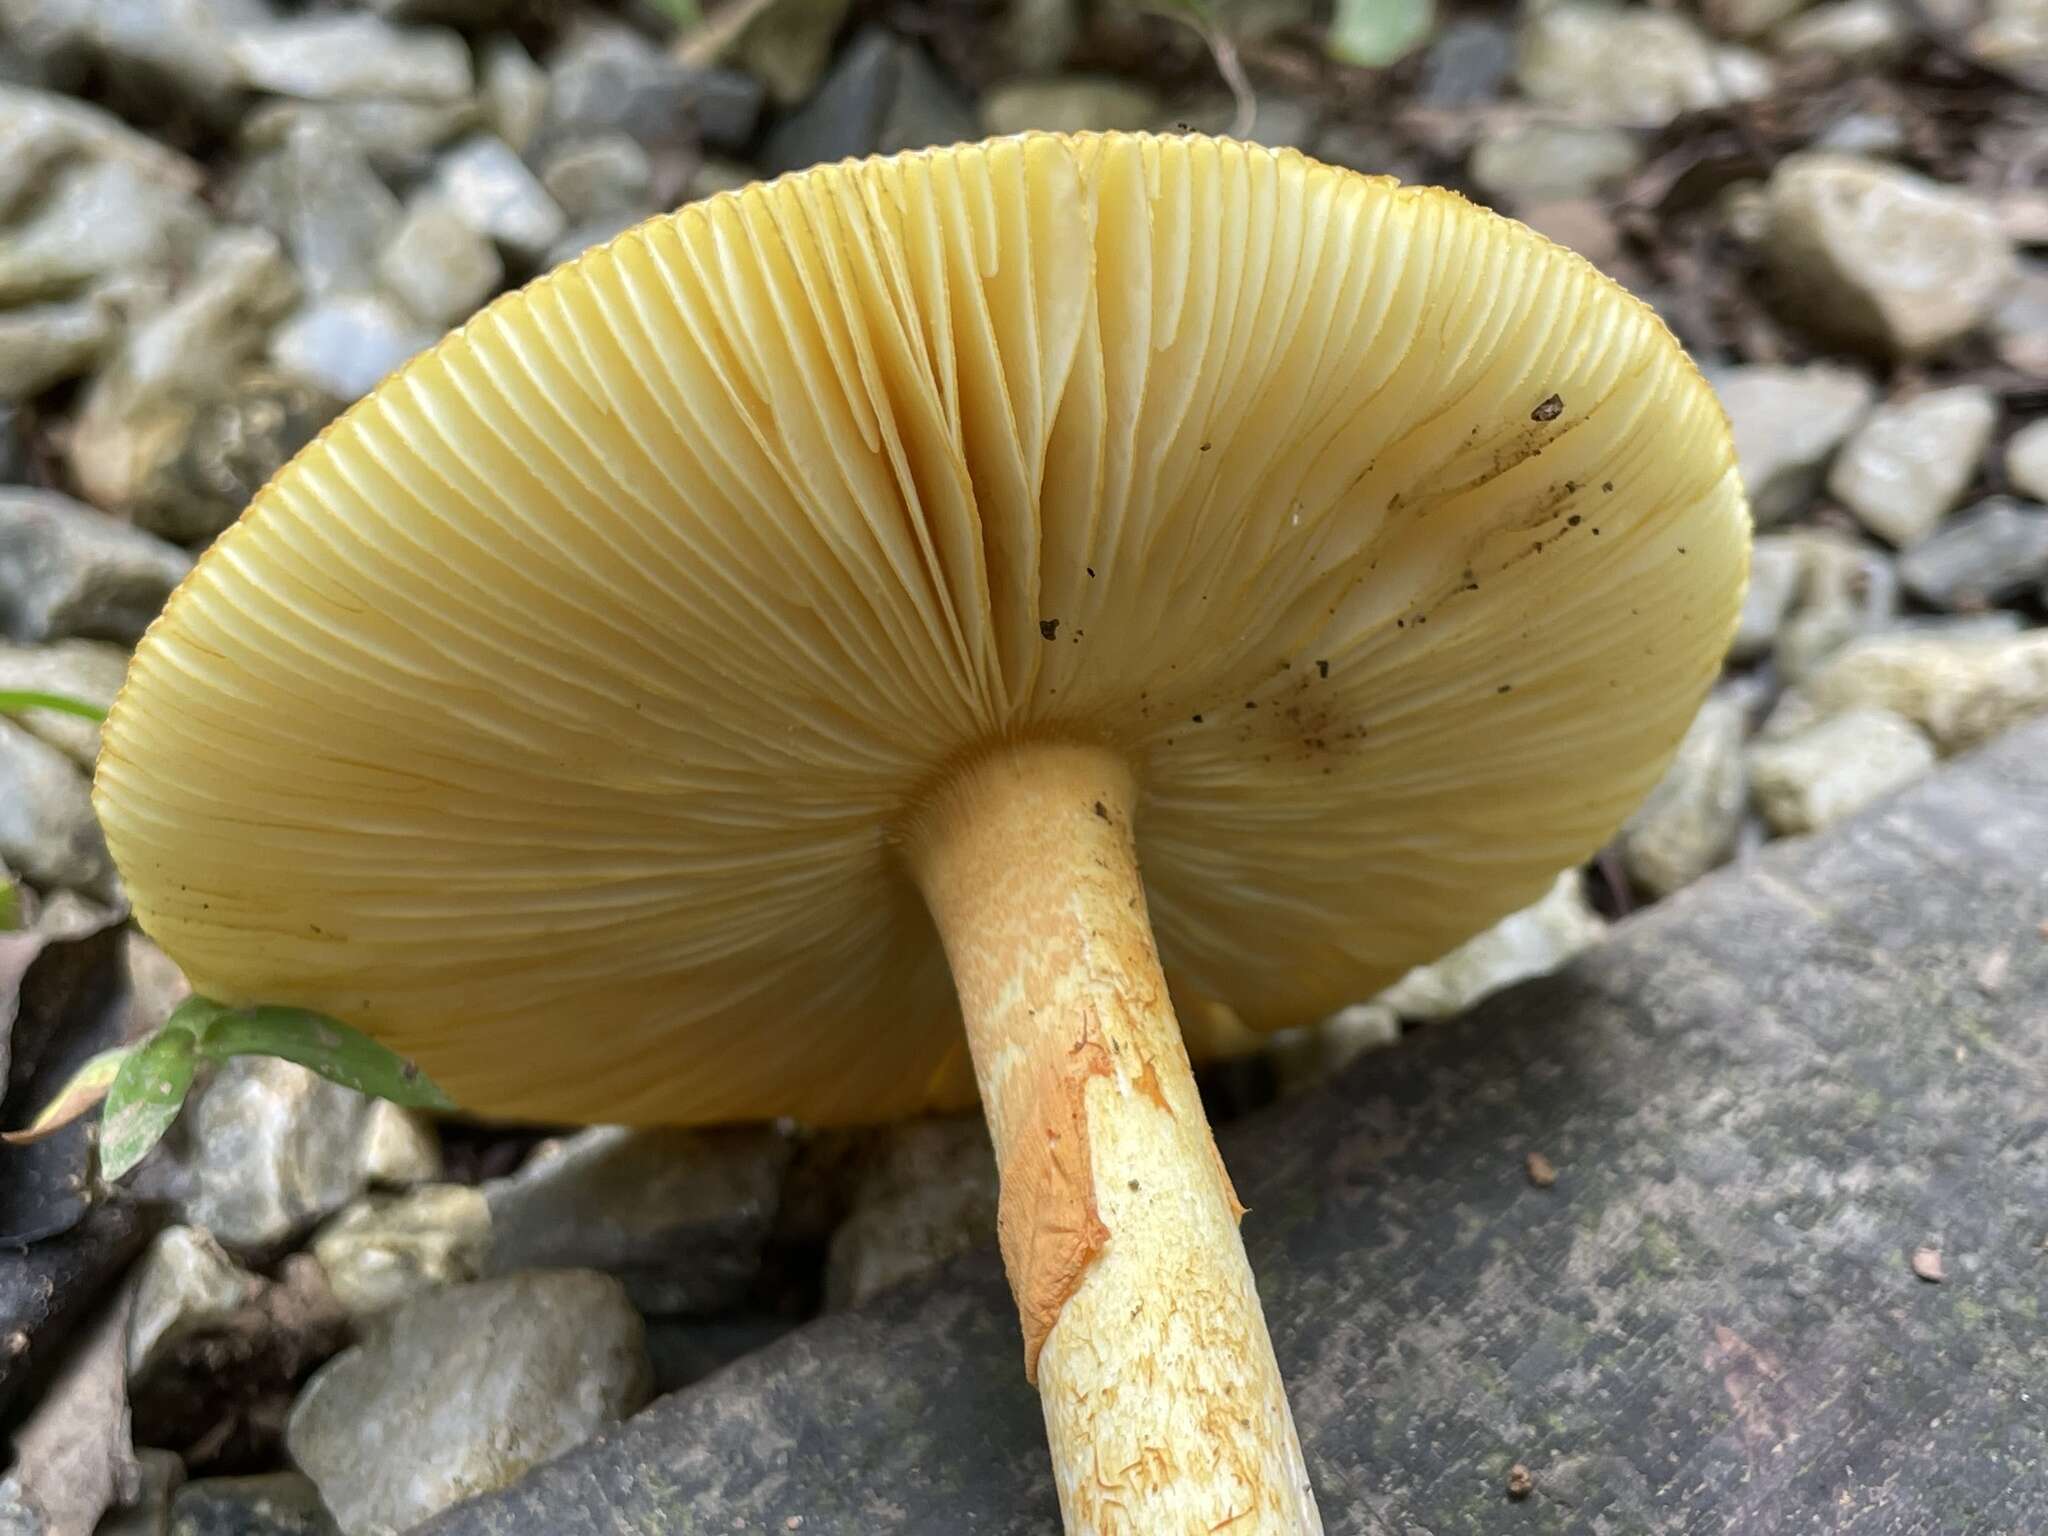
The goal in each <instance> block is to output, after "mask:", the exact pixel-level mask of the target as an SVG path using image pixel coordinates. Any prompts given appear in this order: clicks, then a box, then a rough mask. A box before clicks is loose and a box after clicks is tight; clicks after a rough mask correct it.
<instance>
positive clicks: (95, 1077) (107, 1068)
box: [0, 1045, 136, 1147]
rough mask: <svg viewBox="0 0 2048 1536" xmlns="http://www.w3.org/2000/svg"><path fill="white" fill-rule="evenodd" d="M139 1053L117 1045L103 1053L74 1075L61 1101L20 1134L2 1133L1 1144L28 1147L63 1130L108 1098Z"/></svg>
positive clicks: (57, 1099) (48, 1106)
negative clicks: (116, 1080) (118, 1076)
mask: <svg viewBox="0 0 2048 1536" xmlns="http://www.w3.org/2000/svg"><path fill="white" fill-rule="evenodd" d="M135 1049H136V1048H135V1047H134V1046H132V1045H117V1046H115V1047H114V1049H112V1050H111V1051H101V1052H100V1053H99V1055H97V1056H95V1057H93V1058H92V1060H90V1061H88V1062H87V1063H86V1064H85V1065H84V1066H82V1067H80V1068H79V1069H78V1070H77V1071H76V1072H74V1073H72V1074H71V1081H70V1082H68V1083H66V1084H65V1085H64V1086H63V1087H62V1088H61V1089H59V1090H58V1093H57V1097H55V1098H54V1099H52V1100H50V1102H49V1103H47V1104H45V1105H44V1106H43V1112H42V1113H41V1114H39V1115H37V1116H36V1117H35V1119H33V1120H31V1121H29V1123H28V1124H27V1125H24V1126H23V1127H22V1128H21V1129H20V1130H18V1131H0V1141H4V1142H6V1143H7V1145H8V1146H10V1147H25V1146H27V1145H28V1144H29V1143H30V1142H33V1141H41V1140H42V1139H43V1138H44V1137H45V1136H54V1135H55V1134H56V1133H57V1132H59V1131H61V1130H63V1129H64V1127H65V1126H67V1125H69V1124H71V1122H72V1121H74V1120H76V1119H77V1118H78V1117H79V1116H80V1115H82V1114H84V1113H85V1112H86V1111H87V1110H89V1109H91V1108H92V1107H93V1105H95V1104H97V1103H99V1101H100V1100H101V1099H104V1098H105V1097H106V1096H107V1092H108V1090H109V1089H111V1088H112V1087H113V1086H114V1077H115V1075H116V1074H117V1073H118V1072H119V1071H120V1070H121V1065H122V1063H123V1062H125V1061H127V1059H128V1058H129V1056H130V1055H132V1054H133V1053H134V1051H135Z"/></svg>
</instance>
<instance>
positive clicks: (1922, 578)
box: [1899, 496, 2048, 612]
mask: <svg viewBox="0 0 2048 1536" xmlns="http://www.w3.org/2000/svg"><path fill="white" fill-rule="evenodd" d="M2044 576H2048V507H2041V506H2037V505H2033V504H2030V503H2027V502H2022V501H2017V500H2015V499H2014V498H2012V497H2010V496H1993V497H1991V498H1989V499H1988V500H1985V501H1980V502H1979V503H1977V505H1976V506H1974V507H1971V508H1970V509H1969V510H1968V511H1966V512H1960V513H1958V514H1957V515H1956V516H1955V517H1953V518H1952V519H1950V520H1949V522H1948V524H1947V526H1945V527H1944V528H1943V529H1942V530H1941V531H1940V532H1939V533H1937V534H1935V535H1934V536H1933V537H1932V538H1930V539H1928V540H1927V541H1926V542H1925V543H1924V544H1920V545H1917V546H1916V547H1914V548H1913V549H1910V550H1908V551H1906V553H1905V554H1903V555H1901V556H1900V557H1899V580H1900V581H1901V582H1903V583H1904V584H1905V587H1906V590H1907V591H1908V592H1911V593H1912V594H1913V595H1914V596H1915V597H1917V598H1919V599H1920V601H1922V602H1923V603H1926V604H1927V605H1928V606H1929V607H1932V608H1945V609H1948V610H1950V611H1952V612H1953V611H1957V610H1963V611H1968V610H1973V609H1978V608H1986V607H1990V606H1991V605H1992V604H1994V603H2000V602H2004V601H2005V600H2006V599H2007V598H2011V597H2017V596H2018V595H2019V594H2020V593H2022V592H2024V591H2025V590H2027V588H2029V587H2031V586H2033V585H2034V584H2035V583H2036V582H2038V581H2040V580H2041V579H2042V578H2043V577H2044Z"/></svg>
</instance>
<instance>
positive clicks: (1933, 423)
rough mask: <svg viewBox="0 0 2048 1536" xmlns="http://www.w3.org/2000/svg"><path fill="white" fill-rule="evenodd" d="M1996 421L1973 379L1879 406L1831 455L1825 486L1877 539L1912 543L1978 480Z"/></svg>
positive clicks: (1988, 398)
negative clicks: (1979, 467)
mask: <svg viewBox="0 0 2048 1536" xmlns="http://www.w3.org/2000/svg"><path fill="white" fill-rule="evenodd" d="M1997 419H1998V404H1997V402H1996V401H1995V400H1994V399H1993V398H1992V395H1991V391H1990V390H1988V389H1985V388H1983V387H1982V386H1980V385H1975V384H1959V385H1956V386H1954V387H1953V388H1949V389H1936V390H1930V391H1929V392H1927V393H1926V394H1924V395H1916V396H1915V397H1914V398H1912V399H1910V400H1904V401H1900V402H1898V403H1896V404H1890V405H1882V406H1879V407H1878V408H1877V409H1876V410H1875V411H1873V412H1872V413H1871V415H1870V419H1869V420H1867V421H1866V422H1864V424H1863V425H1862V426H1861V427H1860V428H1858V429H1857V431H1856V434H1855V435H1854V436H1853V437H1851V438H1850V439H1849V441H1848V442H1847V443H1846V444H1844V445H1843V447H1842V451H1841V452H1840V453H1839V454H1837V455H1836V456H1835V463H1834V468H1833V469H1832V470H1830V471H1829V474H1828V490H1829V491H1830V492H1831V493H1833V495H1834V497H1835V499H1836V500H1838V501H1840V502H1841V503H1842V504H1843V505H1844V506H1846V507H1848V509H1849V510H1850V511H1851V512H1854V513H1855V514H1856V516H1857V518H1858V520H1859V521H1861V522H1862V524H1863V526H1864V527H1865V528H1868V529H1869V530H1870V531H1871V532H1872V533H1874V534H1876V535H1877V536H1878V537H1879V538H1881V539H1883V540H1885V541H1886V542H1887V543H1889V544H1891V545H1892V546H1894V547H1895V548H1899V549H1906V548H1910V547H1911V546H1913V545H1915V544H1918V543H1919V542H1920V541H1921V540H1922V539H1924V538H1926V537H1927V536H1928V535H1929V534H1930V533H1932V532H1934V530H1935V528H1936V526H1937V525H1938V524H1939V523H1940V522H1941V520H1942V518H1943V517H1944V516H1946V515H1947V513H1948V511H1949V509H1950V508H1952V507H1953V506H1954V505H1955V504H1956V500H1957V498H1958V497H1960V496H1961V495H1962V493H1963V488H1964V487H1965V486H1967V485H1968V484H1969V483H1970V481H1971V480H1972V479H1973V478H1975V476H1976V473H1977V466H1978V464H1979V463H1980V462H1981V461H1982V459H1983V457H1984V450H1985V448H1986V447H1987V446H1989V444H1990V442H1991V428H1992V424H1993V423H1994V422H1996V421H1997Z"/></svg>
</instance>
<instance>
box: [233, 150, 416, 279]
mask: <svg viewBox="0 0 2048 1536" xmlns="http://www.w3.org/2000/svg"><path fill="white" fill-rule="evenodd" d="M227 207H228V213H229V215H230V216H231V217H232V218H235V219H237V220H239V221H240V222H242V223H245V224H258V225H261V226H262V227H263V228H265V229H267V230H269V231H271V233H273V234H275V235H276V236H277V237H278V238H279V239H280V240H282V241H283V242H284V245H285V249H286V250H287V251H288V252H289V253H290V255H291V262H292V266H293V267H294V268H295V269H296V270H297V272H298V275H299V277H300V278H301V279H302V280H303V281H304V283H305V287H306V291H307V292H308V293H310V294H313V295H315V296H316V297H317V296H319V295H322V294H328V293H337V292H352V291H355V290H357V289H361V288H366V287H368V286H369V285H370V283H371V282H372V280H373V277H374V274H375V270H376V263H377V256H378V254H379V252H381V251H382V250H383V249H384V247H385V246H386V245H387V244H389V243H390V239H391V234H392V231H393V230H394V229H395V228H396V227H397V225H398V199H397V198H395V197H394V196H392V194H391V189H390V188H388V187H387V186H385V185H384V181H383V178H381V177H380V176H378V174H377V173H376V171H375V170H374V169H372V168H371V165H370V161H369V157H368V156H367V155H365V154H364V152H363V148H362V146H361V145H360V144H359V143H357V142H356V140H355V139H353V138H351V137H349V136H347V135H346V134H345V133H344V132H343V131H342V130H341V129H340V128H339V127H337V126H336V125H335V124H333V123H331V122H328V121H325V120H321V119H307V120H301V121H298V122H295V123H293V124H292V125H291V127H290V128H289V129H288V130H286V132H285V135H284V138H283V140H282V142H280V143H279V144H278V145H277V147H276V148H274V149H271V150H269V151H266V152H265V153H263V154H260V155H258V156H257V157H256V158H255V159H253V160H251V161H250V162H249V163H248V164H247V165H245V166H243V167H242V169H241V170H240V172H239V173H238V174H237V175H236V176H235V177H234V179H233V180H232V181H231V182H230V184H229V186H228V190H227Z"/></svg>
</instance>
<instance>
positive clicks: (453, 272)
mask: <svg viewBox="0 0 2048 1536" xmlns="http://www.w3.org/2000/svg"><path fill="white" fill-rule="evenodd" d="M377 276H378V277H379V278H380V279H382V281H383V283H384V286H385V287H386V288H388V289H389V290H390V291H391V292H392V293H393V294H394V295H396V296H397V297H398V298H399V299H400V300H401V301H403V303H404V304H405V307H406V308H407V309H409V310H411V311H412V312H413V313H414V314H415V315H418V316H419V317H420V319H422V320H425V321H427V322H429V323H430V324H433V325H441V326H452V325H454V324H455V323H456V322H458V321H460V320H465V319H467V318H468V317H469V316H470V315H472V314H474V313H475V312H476V310H477V309H478V308H480V307H481V306H482V305H483V303H484V302H485V301H486V300H487V299H489V298H490V297H491V295H493V294H494V293H496V292H497V291H498V290H499V289H500V288H501V287H503V286H504V283H505V264H504V262H503V261H501V260H499V258H498V252H497V248H496V247H495V246H493V245H492V244H491V242H490V241H489V240H488V239H486V238H485V237H484V236H482V235H480V234H478V233H477V232H476V230H474V229H472V228H471V227H470V226H469V224H468V222H467V221H465V220H464V219H463V218H462V217H461V215H459V214H458V213H456V211H455V210H454V209H453V208H450V207H449V206H448V205H447V204H446V203H444V202H442V201H441V200H440V199H439V198H436V197H431V196H429V197H421V198H416V199H415V200H414V201H413V203H412V205H411V207H409V208H408V209H407V210H406V213H405V217H404V218H403V219H402V220H401V221H400V222H399V225H398V228H397V229H396V230H395V231H393V233H392V236H391V243H390V244H389V245H387V246H385V247H384V250H383V252H382V254H380V255H379V256H378V258H377Z"/></svg>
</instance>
